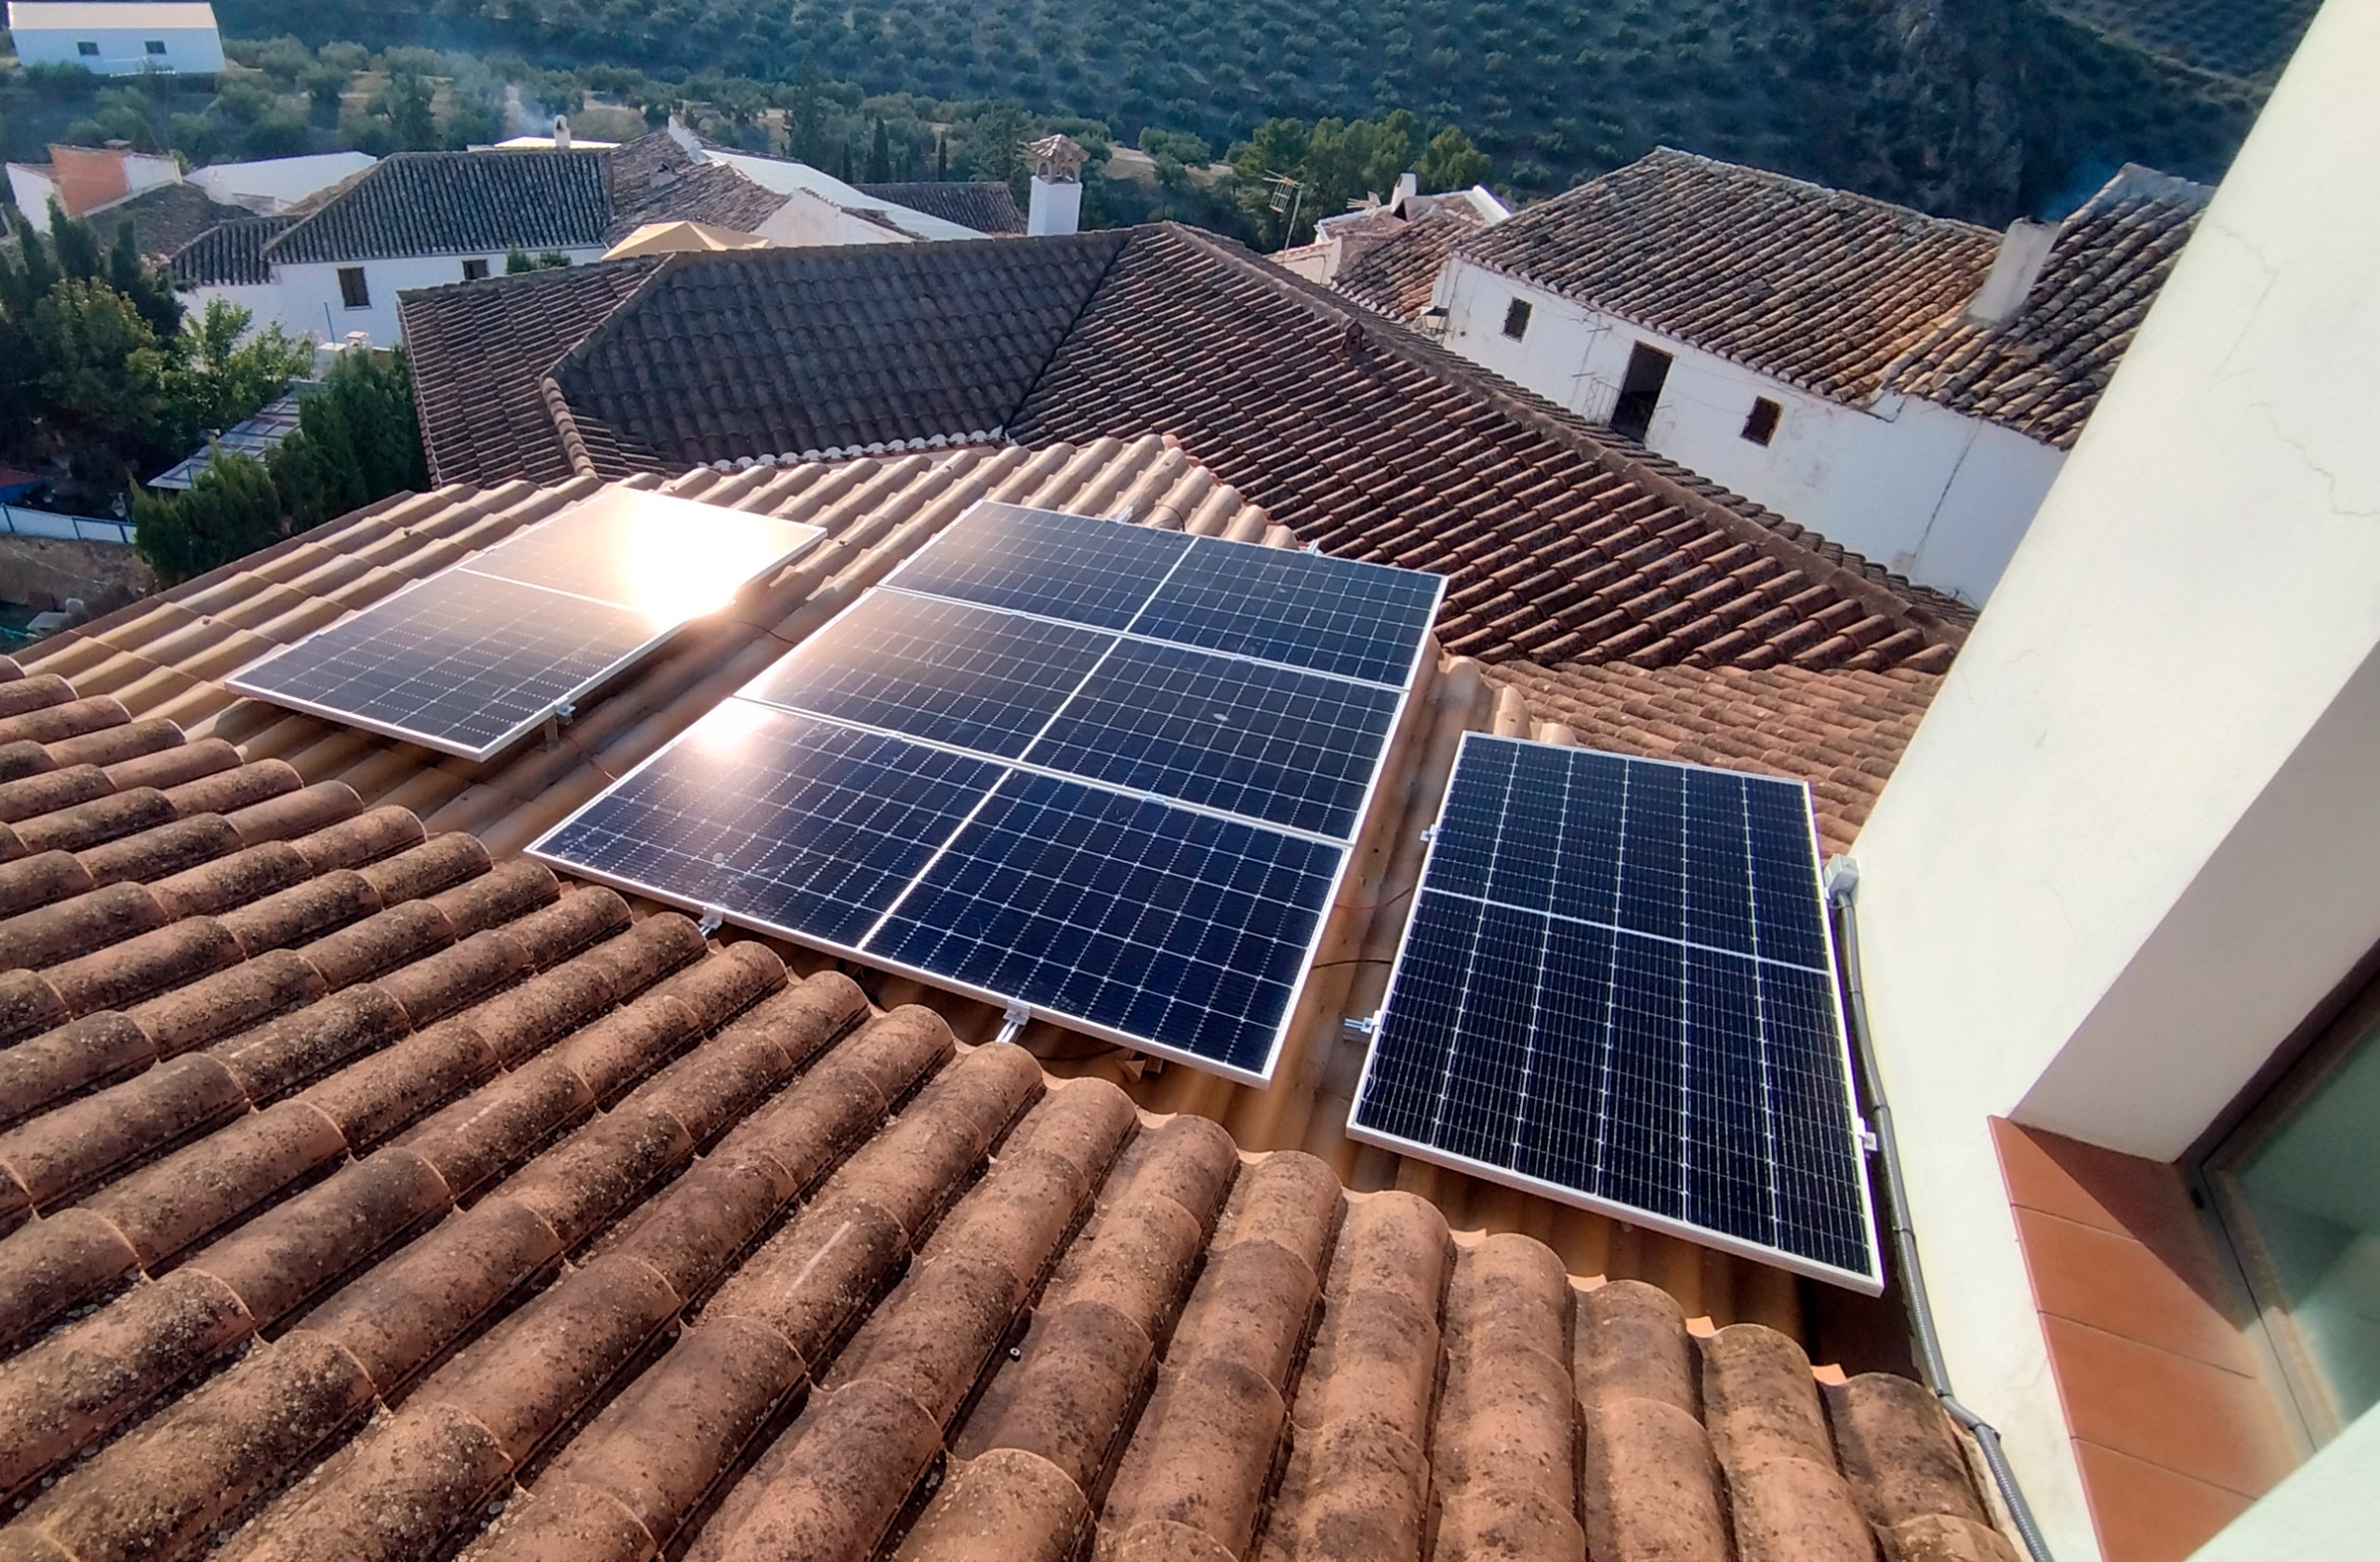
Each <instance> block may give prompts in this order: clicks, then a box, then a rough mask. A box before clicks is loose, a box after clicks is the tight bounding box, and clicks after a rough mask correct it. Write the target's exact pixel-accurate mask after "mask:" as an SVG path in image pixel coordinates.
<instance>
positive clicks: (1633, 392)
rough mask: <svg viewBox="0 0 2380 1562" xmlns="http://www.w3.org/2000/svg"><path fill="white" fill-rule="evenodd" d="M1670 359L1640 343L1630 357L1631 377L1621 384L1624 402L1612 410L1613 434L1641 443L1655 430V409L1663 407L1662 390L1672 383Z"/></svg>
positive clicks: (1657, 349) (1621, 395)
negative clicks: (1652, 428)
mask: <svg viewBox="0 0 2380 1562" xmlns="http://www.w3.org/2000/svg"><path fill="white" fill-rule="evenodd" d="M1669 378H1670V355H1669V354H1668V353H1666V352H1663V351H1661V350H1660V349H1659V348H1658V347H1647V346H1646V345H1645V344H1644V343H1643V342H1638V343H1637V344H1636V345H1635V346H1634V347H1633V348H1632V349H1631V350H1630V351H1629V353H1628V373H1627V375H1626V376H1625V377H1622V378H1621V380H1620V400H1619V401H1618V402H1616V403H1614V404H1613V405H1612V409H1611V427H1612V431H1613V432H1615V433H1619V434H1623V435H1625V436H1627V437H1628V438H1630V439H1633V440H1641V439H1643V438H1644V437H1645V431H1646V430H1647V429H1650V428H1651V427H1652V426H1653V409H1654V408H1655V407H1658V406H1659V405H1660V404H1661V387H1662V386H1664V385H1666V384H1668V383H1669Z"/></svg>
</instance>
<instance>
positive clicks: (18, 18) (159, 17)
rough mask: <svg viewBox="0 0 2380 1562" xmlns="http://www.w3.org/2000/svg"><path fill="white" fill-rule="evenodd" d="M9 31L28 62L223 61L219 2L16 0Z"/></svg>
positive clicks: (166, 66)
mask: <svg viewBox="0 0 2380 1562" xmlns="http://www.w3.org/2000/svg"><path fill="white" fill-rule="evenodd" d="M8 36H9V37H10V38H11V39H12V40H13V41H14V42H15V44H16V46H17V58H18V59H19V60H22V61H24V62H25V63H26V64H28V65H79V66H81V67H82V68H83V69H84V70H86V71H88V72H90V73H93V74H94V75H101V76H136V75H139V73H141V72H143V71H175V72H181V73H190V74H211V73H215V72H218V71H220V70H222V69H223V36H222V33H221V32H220V31H219V30H218V28H217V27H216V25H215V7H213V6H209V5H205V4H196V5H193V4H187V3H184V0H166V3H160V4H139V5H112V4H106V3H102V0H14V3H13V4H11V5H10V6H9V7H8Z"/></svg>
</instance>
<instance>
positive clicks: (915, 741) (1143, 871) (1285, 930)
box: [530, 505, 1443, 1082]
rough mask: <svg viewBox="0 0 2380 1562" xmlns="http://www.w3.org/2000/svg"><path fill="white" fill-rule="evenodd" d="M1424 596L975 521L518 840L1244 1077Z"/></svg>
mask: <svg viewBox="0 0 2380 1562" xmlns="http://www.w3.org/2000/svg"><path fill="white" fill-rule="evenodd" d="M1208 549H1222V550H1223V553H1224V554H1225V555H1226V557H1225V558H1223V561H1222V564H1221V565H1219V566H1218V567H1217V568H1216V569H1214V570H1212V571H1210V572H1209V574H1208V577H1209V578H1211V579H1213V580H1221V581H1224V582H1227V583H1228V582H1231V581H1233V580H1235V579H1237V580H1239V581H1240V582H1241V584H1238V585H1226V586H1225V587H1222V588H1214V589H1212V590H1213V591H1219V592H1220V594H1219V595H1213V598H1212V600H1213V601H1214V602H1215V604H1216V605H1215V612H1214V614H1213V615H1212V617H1211V622H1210V621H1209V620H1208V619H1206V618H1202V616H1200V614H1199V613H1197V612H1195V611H1193V610H1192V609H1191V608H1189V607H1185V606H1180V605H1178V604H1177V606H1176V607H1175V608H1173V609H1170V610H1169V611H1171V612H1172V613H1173V614H1174V616H1173V617H1172V618H1170V619H1168V620H1166V621H1165V622H1164V623H1163V624H1162V625H1160V626H1159V627H1160V628H1162V629H1164V631H1165V632H1164V633H1163V634H1150V633H1144V632H1143V631H1142V628H1141V623H1142V621H1143V620H1144V618H1146V617H1147V616H1148V615H1149V614H1150V612H1151V610H1152V608H1153V606H1154V605H1156V604H1157V603H1159V602H1161V601H1163V600H1164V599H1163V596H1162V593H1163V591H1164V589H1165V587H1166V585H1167V583H1168V581H1169V580H1170V579H1171V578H1174V577H1176V576H1178V575H1179V573H1180V568H1181V566H1183V564H1184V563H1185V562H1186V561H1189V560H1192V559H1199V560H1204V559H1205V558H1206V550H1208ZM1260 552H1263V553H1269V554H1273V555H1276V557H1275V558H1273V559H1272V560H1270V561H1268V562H1266V563H1263V567H1261V568H1245V569H1241V570H1240V571H1239V573H1238V575H1237V576H1235V574H1234V571H1233V569H1232V568H1230V567H1223V566H1229V565H1231V564H1232V563H1233V559H1232V558H1231V557H1229V556H1236V555H1241V554H1250V555H1252V554H1256V553H1260ZM1351 583H1352V585H1353V586H1360V587H1361V588H1363V592H1362V593H1355V592H1353V590H1352V587H1351ZM1442 589H1443V585H1442V583H1441V582H1440V581H1439V580H1438V579H1437V578H1436V577H1435V576H1409V573H1408V572H1405V571H1399V570H1393V569H1388V568H1385V567H1383V566H1379V565H1357V566H1353V567H1352V573H1351V572H1350V569H1349V568H1348V567H1346V566H1342V563H1341V562H1339V561H1333V560H1325V559H1320V558H1316V557H1314V556H1311V555H1303V554H1299V553H1297V552H1294V551H1290V550H1274V549H1254V548H1250V547H1248V546H1247V545H1242V544H1235V543H1223V542H1219V541H1215V540H1214V539H1210V538H1196V537H1186V536H1183V535H1182V534H1180V533H1167V532H1157V531H1151V530H1148V529H1146V528H1142V527H1135V526H1130V525H1125V524H1120V523H1116V522H1112V521H1096V520H1091V519H1087V518H1084V517H1079V516H1066V515H1056V514H1051V513H1050V512H1045V511H1037V510H1022V509H1018V508H1016V507H1012V506H1001V505H984V506H979V507H977V509H975V510H972V511H970V512H969V514H968V515H967V516H965V517H963V518H961V520H960V521H959V523H954V524H953V525H952V526H951V527H950V528H948V529H946V530H945V533H944V534H943V535H942V536H940V537H939V538H937V539H936V540H935V541H934V542H932V543H931V544H929V545H928V546H927V547H926V548H925V549H921V550H920V551H919V553H918V554H917V555H916V556H915V557H914V558H913V559H912V560H911V561H910V562H909V563H907V564H906V565H904V566H903V567H902V568H901V569H900V570H898V571H896V572H895V573H894V575H893V576H891V577H889V578H888V579H887V581H886V582H885V584H884V585H883V586H881V587H879V588H878V589H875V590H873V591H871V592H869V593H867V594H866V596H864V597H863V598H861V599H860V601H859V602H855V603H853V605H852V606H851V607H849V608H847V609H846V610H845V611H844V612H843V613H842V614H840V615H839V616H837V617H836V618H835V619H834V620H833V621H832V622H830V623H829V624H827V625H826V627H824V628H823V629H820V630H819V631H818V632H817V633H816V634H814V635H813V636H812V637H811V638H810V639H809V640H807V641H805V642H803V643H802V644H801V645H800V646H798V647H796V648H795V649H794V650H793V651H791V652H789V653H788V654H787V655H785V656H784V657H782V658H781V659H780V660H779V661H778V662H777V664H776V665H775V666H774V667H773V668H769V669H768V670H767V671H765V672H763V673H761V674H760V676H759V677H758V678H756V679H754V680H753V681H752V682H750V683H748V684H747V685H746V687H745V688H744V689H743V690H742V691H740V692H739V694H738V695H736V696H735V697H734V698H733V699H731V700H729V701H728V702H727V704H726V705H725V706H724V707H722V708H721V709H720V710H719V711H716V712H714V713H713V714H712V715H711V716H709V717H707V718H705V719H704V721H701V722H699V723H697V725H696V726H695V727H694V729H693V730H691V731H690V732H688V733H687V734H686V735H683V736H682V737H681V738H680V739H679V740H678V741H677V742H675V743H673V744H672V745H670V746H668V748H664V749H663V750H662V751H661V752H660V753H658V754H656V755H655V756H654V757H653V758H652V759H651V760H649V761H646V762H645V763H644V764H643V765H641V766H640V767H639V768H638V769H637V770H635V771H634V772H631V773H630V774H628V775H627V776H625V777H623V778H622V779H621V780H620V781H619V782H618V783H617V784H615V786H614V787H612V788H609V789H608V790H606V791H605V792H604V793H603V794H602V796H601V797H599V798H597V799H596V800H595V801H593V802H590V803H589V804H588V805H587V806H586V807H584V808H582V809H581V810H580V811H579V812H578V813H577V814H574V815H573V816H572V817H571V818H569V819H567V820H565V821H564V822H563V823H562V825H561V826H560V827H557V828H556V829H555V830H553V831H552V832H549V834H548V835H547V836H546V837H545V838H544V839H543V840H541V841H538V842H536V844H535V845H534V846H532V847H531V848H530V850H531V852H532V853H533V854H536V855H537V856H540V857H543V858H544V859H545V860H547V861H549V862H551V863H553V864H554V865H555V866H556V867H561V868H563V869H566V870H568V871H571V872H575V873H580V874H584V875H586V876H588V877H590V878H594V879H599V880H604V881H607V882H611V883H614V884H616V885H618V886H619V887H621V888H624V889H628V890H633V891H636V892H639V893H642V894H651V895H655V896H656V897H658V898H662V899H666V900H672V901H676V902H677V903H679V904H681V905H684V906H687V907H690V908H699V909H704V910H707V911H712V912H715V913H717V914H719V915H720V916H721V917H722V918H725V919H733V920H737V921H739V922H742V923H745V924H746V925H749V926H753V927H756V928H760V929H763V930H765V931H769V932H774V933H784V934H787V935H788V936H791V937H795V938H798V939H800V940H803V941H804V942H807V943H811V944H813V945H814V946H818V947H821V948H825V949H829V950H832V951H834V952H836V953H840V954H845V955H848V956H851V957H853V958H856V959H859V960H866V961H867V962H868V963H870V964H872V965H875V966H878V967H880V968H883V969H887V970H893V971H899V972H904V973H908V974H912V975H916V976H919V977H921V978H923V979H925V980H929V981H932V982H935V983H938V984H940V985H942V986H949V987H954V988H957V989H959V990H961V991H965V992H969V993H973V994H977V995H980V996H983V997H985V998H987V999H993V1000H996V1001H999V1002H1001V1003H1004V1004H1006V1005H1009V1006H1010V1007H1011V1008H1012V1010H1015V1011H1022V1012H1027V1013H1034V1014H1037V1015H1040V1016H1042V1017H1045V1018H1049V1019H1052V1020H1055V1021H1057V1022H1059V1023H1061V1024H1064V1025H1067V1026H1073V1027H1075V1028H1077V1029H1080V1030H1085V1031H1088V1032H1091V1034H1094V1035H1098V1036H1102V1037H1105V1038H1107V1039H1111V1040H1115V1041H1117V1042H1119V1043H1120V1044H1123V1045H1125V1046H1130V1047H1134V1048H1137V1049H1141V1050H1144V1051H1148V1052H1156V1053H1158V1054H1160V1055H1164V1056H1168V1057H1173V1058H1179V1059H1182V1060H1183V1061H1187V1062H1190V1063H1194V1064H1197V1065H1198V1066H1202V1067H1207V1068H1210V1069H1214V1070H1216V1071H1218V1072H1221V1073H1224V1074H1227V1075H1230V1076H1233V1077H1235V1078H1238V1079H1249V1080H1251V1081H1257V1082H1261V1081H1263V1080H1264V1079H1268V1078H1269V1077H1270V1076H1271V1073H1272V1070H1273V1068H1274V1066H1275V1064H1276V1061H1277V1059H1278V1056H1279V1051H1280V1046H1281V1041H1282V1038H1283V1034H1284V1029H1285V1027H1286V1026H1287V1024H1288V1022H1289V1015H1290V1013H1292V1011H1293V1010H1294V1008H1295V1005H1296V1002H1297V998H1298V994H1299V992H1300V991H1301V990H1302V985H1303V983H1304V980H1305V976H1306V973H1307V971H1308V968H1309V965H1310V962H1311V960H1312V959H1313V951H1314V948H1315V946H1316V943H1317V942H1318V941H1319V939H1320V937H1321V934H1322V928H1323V921H1324V919H1325V917H1326V915H1327V913H1328V911H1329V906H1330V904H1331V901H1332V899H1333V897H1334V896H1335V895H1336V894H1337V891H1338V885H1339V882H1340V880H1341V879H1342V877H1343V875H1344V872H1345V869H1346V864H1347V861H1348V859H1349V857H1350V856H1351V855H1352V850H1351V848H1352V843H1353V841H1354V840H1355V834H1356V832H1357V829H1358V827H1359V826H1360V823H1361V820H1362V817H1363V814H1364V811H1365V807H1366V804H1367V802H1368V801H1369V796H1370V794H1371V792H1372V790H1373V789H1374V788H1376V786H1377V784H1378V780H1379V774H1380V769H1381V765H1382V761H1383V760H1384V757H1385V754H1386V750H1387V747H1388V744H1389V741H1390V738H1391V736H1392V735H1393V733H1394V730H1395V725H1396V723H1397V721H1398V720H1399V719H1400V717H1401V714H1402V712H1403V709H1404V707H1405V704H1406V701H1407V698H1408V694H1409V685H1410V682H1411V679H1412V677H1413V676H1414V674H1415V672H1416V671H1417V670H1418V668H1419V667H1420V665H1421V655H1423V654H1424V652H1425V648H1426V645H1427V642H1428V630H1429V623H1430V619H1431V617H1432V616H1433V615H1434V614H1435V609H1436V604H1437V602H1438V598H1439V596H1440V594H1441V592H1442ZM1359 594H1360V595H1363V596H1364V600H1365V601H1366V602H1370V603H1372V604H1373V605H1372V606H1370V607H1360V608H1359V607H1356V606H1354V605H1351V604H1352V603H1354V602H1355V599H1356V596H1357V595H1359ZM1184 600H1185V601H1186V599H1184ZM1235 615H1236V616H1235ZM1358 620H1360V623H1358ZM1260 630H1261V631H1262V632H1261V633H1260ZM1201 641H1204V642H1208V643H1206V644H1201V643H1200V642H1201ZM1357 642H1360V644H1359V646H1358V648H1357V649H1356V650H1355V651H1354V652H1350V651H1349V650H1348V646H1349V645H1353V644H1356V643H1357ZM887 800H891V806H887V805H886V804H887Z"/></svg>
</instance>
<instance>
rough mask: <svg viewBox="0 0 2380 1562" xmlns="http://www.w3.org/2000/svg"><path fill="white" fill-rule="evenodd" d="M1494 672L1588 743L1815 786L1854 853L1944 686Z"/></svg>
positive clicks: (1841, 845) (1881, 677)
mask: <svg viewBox="0 0 2380 1562" xmlns="http://www.w3.org/2000/svg"><path fill="white" fill-rule="evenodd" d="M1488 677H1489V679H1490V680H1492V681H1493V682H1495V683H1496V684H1498V685H1499V686H1500V687H1503V688H1509V689H1512V690H1514V692H1516V693H1517V694H1519V695H1520V696H1521V697H1522V698H1523V699H1524V700H1525V701H1526V702H1527V705H1528V708H1529V710H1530V712H1531V713H1532V714H1533V715H1534V716H1535V717H1536V718H1537V719H1538V720H1539V721H1558V722H1560V723H1562V724H1563V725H1564V726H1567V727H1568V728H1569V729H1570V731H1571V732H1572V734H1573V735H1576V737H1577V738H1578V741H1579V742H1580V743H1582V744H1585V745H1586V746H1587V747H1588V748H1603V749H1607V750H1609V751H1611V752H1613V753H1619V754H1641V755H1644V756H1646V757H1647V758H1650V759H1664V760H1679V761H1684V762H1686V763H1687V764H1704V765H1720V766H1724V767H1726V769H1729V770H1752V771H1759V772H1762V773H1763V774H1769V775H1780V776H1783V777H1785V778H1787V779H1789V780H1794V781H1806V782H1808V783H1809V784H1810V792H1811V796H1812V800H1813V801H1815V803H1816V804H1817V808H1818V833H1819V835H1820V837H1821V838H1822V840H1823V842H1824V845H1825V847H1826V850H1827V851H1828V852H1829V853H1835V852H1845V851H1849V850H1850V849H1851V843H1852V841H1853V839H1854V838H1855V837H1857V836H1858V833H1859V827H1860V826H1861V825H1864V824H1866V823H1867V822H1868V811H1869V810H1870V809H1871V808H1872V807H1874V806H1875V801H1876V799H1877V797H1878V796H1879V795H1880V794H1881V793H1882V792H1883V791H1884V783H1885V782H1886V781H1887V780H1889V779H1890V778H1891V776H1892V773H1893V769H1894V767H1895V766H1897V765H1898V764H1899V763H1900V756H1901V752H1902V750H1904V749H1906V748H1908V747H1909V740H1910V739H1911V737H1913V736H1915V735H1916V734H1917V723H1918V721H1919V720H1920V718H1922V717H1924V714H1925V708H1926V707H1927V706H1928V705H1929V704H1931V703H1932V702H1933V699H1934V692H1935V690H1936V689H1937V688H1939V687H1940V685H1941V682H1942V681H1941V679H1940V678H1939V677H1938V676H1936V675H1933V674H1929V673H1923V672H1914V671H1911V670H1910V669H1909V668H1894V669H1892V670H1891V671H1888V672H1858V671H1853V670H1850V669H1847V668H1832V669H1829V670H1826V671H1812V670H1809V669H1807V668H1795V667H1779V668H1768V669H1767V670H1766V671H1765V672H1747V671H1744V670H1742V669H1741V668H1712V669H1710V670H1708V671H1704V670H1700V669H1698V668H1633V667H1629V666H1627V665H1625V664H1624V663H1619V662H1613V663H1608V664H1606V665H1603V666H1600V667H1598V666H1591V665H1588V664H1585V663H1572V664H1571V665H1570V666H1567V667H1560V668H1545V667H1539V666H1536V665H1535V664H1533V663H1529V662H1503V663H1500V664H1498V665H1496V666H1495V667H1492V668H1489V669H1488Z"/></svg>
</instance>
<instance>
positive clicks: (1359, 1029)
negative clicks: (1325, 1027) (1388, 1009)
mask: <svg viewBox="0 0 2380 1562" xmlns="http://www.w3.org/2000/svg"><path fill="white" fill-rule="evenodd" d="M1339 1023H1340V1024H1341V1025H1342V1026H1346V1027H1347V1028H1348V1029H1349V1030H1351V1031H1353V1032H1354V1033H1355V1035H1357V1036H1369V1035H1370V1034H1371V1033H1372V1032H1374V1031H1376V1030H1378V1029H1379V1028H1380V1016H1379V1015H1378V1014H1362V1015H1356V1014H1350V1015H1348V1016H1347V1017H1346V1018H1345V1019H1342V1020H1341V1021H1340V1022H1339Z"/></svg>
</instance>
